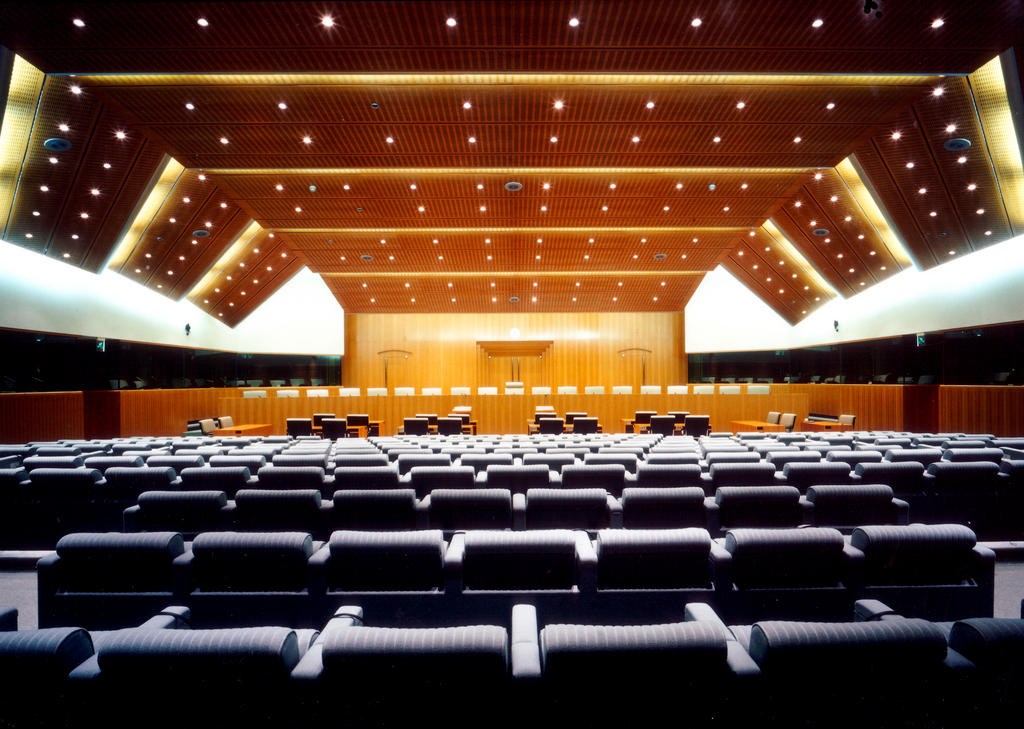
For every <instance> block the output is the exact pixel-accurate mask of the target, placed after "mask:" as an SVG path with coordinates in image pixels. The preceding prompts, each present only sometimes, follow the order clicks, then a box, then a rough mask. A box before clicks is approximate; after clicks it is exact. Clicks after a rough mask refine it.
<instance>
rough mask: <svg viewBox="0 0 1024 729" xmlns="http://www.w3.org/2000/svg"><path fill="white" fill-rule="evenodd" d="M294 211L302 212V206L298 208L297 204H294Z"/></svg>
mask: <svg viewBox="0 0 1024 729" xmlns="http://www.w3.org/2000/svg"><path fill="white" fill-rule="evenodd" d="M295 212H297V213H301V212H302V208H300V207H299V206H298V205H296V206H295Z"/></svg>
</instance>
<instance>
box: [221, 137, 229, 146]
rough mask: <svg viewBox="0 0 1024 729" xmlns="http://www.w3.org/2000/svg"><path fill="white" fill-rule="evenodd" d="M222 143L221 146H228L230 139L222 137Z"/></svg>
mask: <svg viewBox="0 0 1024 729" xmlns="http://www.w3.org/2000/svg"><path fill="white" fill-rule="evenodd" d="M220 143H221V144H227V143H228V138H227V137H221V138H220Z"/></svg>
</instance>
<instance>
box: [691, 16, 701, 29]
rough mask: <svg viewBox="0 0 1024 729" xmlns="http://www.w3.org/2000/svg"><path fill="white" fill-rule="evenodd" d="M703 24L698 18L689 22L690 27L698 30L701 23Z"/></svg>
mask: <svg viewBox="0 0 1024 729" xmlns="http://www.w3.org/2000/svg"><path fill="white" fill-rule="evenodd" d="M703 22H704V21H703V20H701V19H700V18H694V19H693V20H691V21H690V26H691V27H693V28H699V27H700V26H701V23H703Z"/></svg>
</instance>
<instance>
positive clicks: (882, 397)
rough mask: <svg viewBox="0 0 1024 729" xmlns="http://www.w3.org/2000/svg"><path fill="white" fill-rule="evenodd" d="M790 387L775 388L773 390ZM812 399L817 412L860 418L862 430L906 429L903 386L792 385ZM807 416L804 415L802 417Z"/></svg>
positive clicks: (792, 388) (810, 404)
mask: <svg viewBox="0 0 1024 729" xmlns="http://www.w3.org/2000/svg"><path fill="white" fill-rule="evenodd" d="M781 387H786V386H785V385H772V388H773V389H774V388H781ZM788 387H789V389H790V390H791V391H796V392H804V393H806V394H807V396H808V408H809V410H810V411H811V412H815V413H828V414H831V415H840V414H843V413H849V414H852V415H856V416H857V425H856V427H857V429H858V430H861V429H863V430H875V429H878V430H904V425H903V387H902V386H900V385H809V384H808V385H788ZM801 417H803V416H801Z"/></svg>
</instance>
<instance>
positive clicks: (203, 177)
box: [103, 162, 206, 180]
mask: <svg viewBox="0 0 1024 729" xmlns="http://www.w3.org/2000/svg"><path fill="white" fill-rule="evenodd" d="M103 169H105V170H109V169H110V163H109V162H104V163H103ZM199 179H200V180H205V179H206V176H205V175H199Z"/></svg>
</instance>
